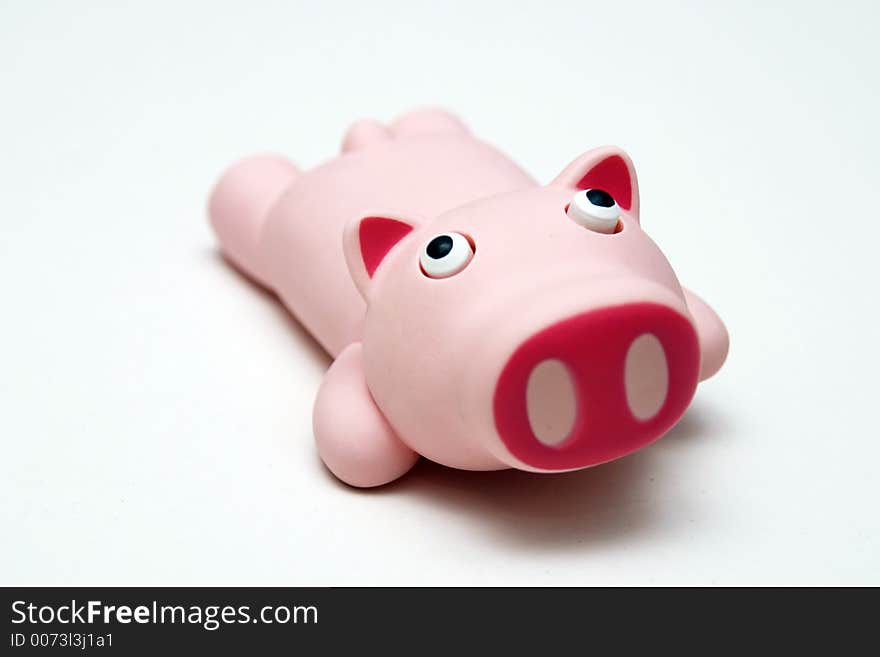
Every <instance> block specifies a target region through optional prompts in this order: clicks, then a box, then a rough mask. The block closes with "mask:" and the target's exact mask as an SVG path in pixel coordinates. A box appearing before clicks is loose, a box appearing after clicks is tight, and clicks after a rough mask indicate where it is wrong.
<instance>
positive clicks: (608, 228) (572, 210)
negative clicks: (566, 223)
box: [568, 189, 620, 235]
mask: <svg viewBox="0 0 880 657" xmlns="http://www.w3.org/2000/svg"><path fill="white" fill-rule="evenodd" d="M568 216H569V217H571V218H572V219H574V220H575V221H576V222H577V223H579V224H580V225H581V226H583V227H584V228H589V229H590V230H594V231H596V232H597V233H606V234H609V235H610V234H611V233H613V232H614V230H615V229H616V228H617V221H618V220H619V219H620V207H619V206H618V205H617V202H616V201H615V200H614V199H613V198H612V196H611V194H609V193H608V192H606V191H604V190H601V189H585V190H583V191H580V192H578V193H577V194H575V195H574V198H573V199H572V200H571V205H569V206H568Z"/></svg>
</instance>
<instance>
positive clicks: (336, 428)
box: [209, 110, 728, 486]
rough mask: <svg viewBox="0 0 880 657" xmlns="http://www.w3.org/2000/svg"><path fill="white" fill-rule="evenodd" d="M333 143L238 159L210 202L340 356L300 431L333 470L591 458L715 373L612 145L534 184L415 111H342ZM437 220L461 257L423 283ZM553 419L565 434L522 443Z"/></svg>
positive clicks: (649, 437) (437, 118) (701, 310)
mask: <svg viewBox="0 0 880 657" xmlns="http://www.w3.org/2000/svg"><path fill="white" fill-rule="evenodd" d="M343 151H344V152H343V154H342V155H341V156H339V157H337V158H336V159H334V160H331V161H330V162H328V163H327V164H324V165H322V166H319V167H317V168H316V169H313V170H312V171H309V172H305V173H301V172H299V171H298V170H297V169H296V168H295V167H293V165H291V164H288V163H287V162H285V161H284V160H282V159H280V158H277V157H275V156H264V157H257V158H251V159H249V160H245V161H243V162H241V163H239V164H237V165H234V166H233V167H232V168H231V169H230V170H229V171H227V173H226V174H224V176H223V177H222V178H221V180H220V182H219V183H218V184H217V187H216V188H215V191H214V193H213V195H212V198H211V202H210V206H209V212H210V215H211V220H212V223H213V225H214V227H215V230H216V232H217V234H218V236H219V239H220V244H221V248H222V249H223V251H224V253H225V254H226V255H227V257H228V258H229V259H230V260H231V261H232V262H233V263H235V264H236V266H237V267H239V268H240V269H242V270H243V271H245V272H246V273H248V274H249V275H251V276H252V277H253V278H255V279H256V280H258V281H260V282H261V283H262V284H263V285H265V286H267V287H269V288H271V289H272V290H274V291H275V292H276V293H277V294H278V296H279V297H280V298H281V300H282V301H283V302H284V303H285V304H286V305H287V307H288V308H289V309H290V310H291V312H292V313H293V314H294V315H296V317H297V318H298V319H299V320H300V321H301V322H302V323H303V325H304V326H305V327H306V328H307V329H308V330H309V331H310V332H311V333H312V334H313V335H314V336H315V338H316V339H317V340H318V341H319V342H320V343H321V344H322V345H324V347H325V348H326V349H327V350H328V352H330V353H331V354H332V355H334V356H338V360H337V362H335V363H334V364H333V366H332V367H331V368H330V370H329V371H328V373H327V376H326V378H325V381H324V383H323V384H322V386H321V389H320V391H319V393H318V399H317V402H316V405H315V414H314V427H315V437H316V440H317V444H318V448H319V451H320V453H321V456H322V458H323V460H324V462H325V463H326V464H327V466H328V467H329V468H330V470H332V471H333V472H334V473H335V474H336V475H337V476H338V477H339V478H340V479H342V480H344V481H346V482H348V483H350V484H352V485H356V486H373V485H379V484H382V483H386V482H388V481H391V480H393V479H395V478H396V477H398V476H400V475H401V474H403V472H405V471H406V470H407V469H408V468H409V467H410V466H411V465H412V463H414V462H415V460H416V458H417V457H418V456H419V455H421V456H425V457H427V458H430V459H432V460H434V461H437V462H439V463H443V464H446V465H449V466H452V467H457V468H464V469H473V470H488V469H500V468H505V467H516V468H520V469H525V470H533V471H558V470H565V469H573V468H580V467H586V466H589V465H594V464H597V463H601V462H603V461H607V460H609V459H613V458H617V457H619V456H622V455H623V454H626V453H628V452H631V451H633V450H634V449H638V448H639V447H641V446H643V445H646V444H648V443H649V442H651V441H653V440H655V439H656V438H658V437H659V436H660V435H662V433H663V432H665V431H666V430H667V429H668V428H669V427H670V426H671V425H672V424H673V423H674V422H675V421H676V420H677V419H678V418H679V417H680V416H681V414H682V413H683V412H684V410H685V408H686V407H687V405H688V403H689V401H690V399H691V396H692V395H693V392H694V388H695V385H696V381H697V379H698V378H699V379H700V380H702V379H705V378H707V377H709V376H711V375H712V374H714V373H715V372H716V371H717V370H718V369H719V368H720V367H721V365H722V363H723V361H724V358H725V356H726V353H727V344H728V341H727V333H726V331H725V329H724V325H723V324H722V323H721V321H720V319H718V317H717V315H716V314H715V313H714V312H713V311H712V310H711V308H709V306H707V305H706V304H705V303H704V302H703V301H702V300H700V299H699V298H698V297H697V296H696V295H694V294H693V293H691V292H689V291H685V290H683V289H682V288H681V286H680V285H679V282H678V280H677V278H676V276H675V274H674V272H673V271H672V268H671V267H670V266H669V263H668V262H667V260H666V258H665V257H664V256H663V254H662V253H661V252H660V250H659V249H658V248H657V247H656V245H655V244H654V243H653V242H652V241H651V240H650V238H649V237H648V236H647V235H646V234H645V233H644V231H642V229H641V226H640V224H639V197H638V186H637V182H636V176H635V170H634V168H633V166H632V163H631V162H630V160H629V158H628V157H627V156H626V154H624V153H623V152H622V151H620V150H619V149H616V148H613V147H603V148H599V149H594V150H592V151H589V152H587V153H585V154H584V155H582V156H580V157H579V158H577V159H576V160H575V161H573V162H572V163H571V164H569V165H568V166H567V167H566V168H565V169H564V170H563V171H562V173H561V174H560V175H559V176H558V177H557V178H556V179H555V180H554V181H553V182H552V183H550V184H549V185H547V186H543V187H542V186H539V185H537V184H536V183H535V182H534V181H532V180H531V179H530V178H529V177H528V176H527V175H526V174H525V173H524V172H523V171H522V170H521V169H519V167H517V166H516V165H515V164H513V163H512V162H511V161H510V160H508V159H507V158H506V157H505V156H503V155H502V154H501V153H499V152H498V151H496V150H495V149H493V148H492V147H490V146H488V145H486V144H484V143H482V142H480V141H478V140H476V139H475V138H474V137H472V136H471V135H470V134H468V132H467V131H466V129H465V128H464V127H463V125H462V124H461V123H460V121H458V119H456V118H455V117H453V116H452V115H450V114H448V113H445V112H443V111H440V110H420V111H416V112H412V113H410V114H408V115H405V116H404V117H402V118H400V119H398V120H397V121H395V122H393V123H392V124H390V125H389V126H384V125H382V124H380V123H378V122H376V121H372V120H363V121H360V122H358V123H356V124H355V125H354V126H353V127H352V128H351V129H350V130H349V132H348V134H347V135H346V137H345V139H344V143H343ZM587 188H589V189H601V190H604V191H605V192H608V193H609V194H610V195H611V196H612V197H613V198H614V199H615V200H616V201H617V205H618V206H619V208H620V212H621V214H620V218H619V222H618V225H617V226H618V228H617V232H615V233H614V234H605V233H601V232H596V231H594V230H591V229H589V228H587V227H585V226H584V225H582V224H581V223H578V222H576V221H574V220H573V219H572V218H571V217H570V216H568V214H567V208H568V206H569V204H570V203H571V202H572V198H573V196H574V194H576V193H577V192H578V191H579V190H582V189H587ZM612 225H613V224H612ZM449 233H459V234H461V235H463V236H465V239H460V240H459V242H458V244H459V245H465V246H463V247H461V246H459V247H456V248H464V249H468V248H469V247H468V246H467V245H470V249H472V250H473V254H472V256H470V254H469V253H466V254H464V255H466V256H468V257H465V258H463V259H462V260H461V262H462V263H464V264H463V265H462V266H461V269H460V270H458V269H456V270H455V272H454V274H453V275H449V276H447V277H439V278H432V277H429V276H428V275H426V270H425V269H424V267H423V266H422V265H420V258H421V259H423V258H425V257H427V256H426V255H425V254H426V253H427V247H426V245H428V244H429V243H431V242H432V240H433V239H434V238H435V237H437V236H438V235H446V234H449ZM452 255H453V256H455V255H462V254H460V253H453V254H452ZM450 257H452V256H450ZM548 359H551V360H552V359H556V360H558V363H554V364H551V365H549V366H546V365H545V366H541V363H543V362H544V361H546V360H548ZM539 366H541V367H542V368H543V369H541V368H539ZM566 373H567V374H566ZM533 375H534V376H533ZM542 386H543V387H544V388H546V389H542ZM571 418H573V419H571ZM557 419H558V420H559V421H558V422H557V421H555V420H557ZM569 420H571V422H573V423H574V424H573V425H572V427H571V428H570V435H569V436H568V437H567V438H566V437H565V436H564V435H561V436H560V438H565V439H564V440H559V441H555V440H545V442H541V441H539V440H536V436H539V435H540V436H543V435H544V433H545V432H548V431H549V432H550V433H552V432H553V431H556V432H564V431H566V430H568V428H567V424H566V422H569ZM556 425H559V426H556Z"/></svg>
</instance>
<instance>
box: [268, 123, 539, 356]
mask: <svg viewBox="0 0 880 657" xmlns="http://www.w3.org/2000/svg"><path fill="white" fill-rule="evenodd" d="M534 184H535V183H534V181H533V180H532V179H531V177H530V176H528V174H526V173H525V172H524V171H522V169H520V168H519V167H518V166H517V165H516V164H514V163H513V162H512V161H511V160H510V159H508V158H507V157H506V156H504V155H502V154H501V153H500V152H498V151H497V150H495V149H494V148H492V147H491V146H489V145H487V144H485V143H483V142H480V141H478V140H476V139H474V138H473V137H471V136H469V135H432V136H419V137H410V138H407V139H396V140H390V141H387V142H383V143H379V144H376V145H373V146H370V147H369V148H367V149H364V150H358V151H352V152H348V153H344V154H343V155H340V156H339V157H337V158H336V159H334V160H332V161H330V162H328V163H326V164H324V165H321V166H319V167H317V168H315V169H313V170H311V171H309V172H307V173H304V174H302V175H300V176H298V177H297V178H296V180H295V181H294V182H293V183H292V185H291V186H290V187H289V188H288V189H287V190H286V191H285V192H284V193H283V194H282V196H281V197H280V198H279V199H278V201H277V202H276V203H275V204H274V206H273V208H272V209H271V210H270V213H269V216H268V217H267V221H266V224H265V227H264V230H263V232H262V235H261V242H260V251H261V255H262V259H263V265H264V270H265V272H266V274H267V278H268V282H269V284H270V285H271V286H272V288H273V289H274V290H275V292H276V293H277V294H278V296H279V297H280V298H281V300H282V301H283V302H284V304H285V305H286V306H287V307H288V309H289V310H290V311H291V312H292V313H293V314H294V316H295V317H296V318H297V319H298V320H299V321H300V322H301V323H302V325H303V326H304V327H305V328H306V329H307V330H308V331H309V332H310V333H311V334H312V335H313V336H314V338H315V339H316V340H317V341H318V342H319V343H320V344H321V345H322V346H323V347H324V349H326V350H327V351H328V352H329V353H330V354H331V355H332V356H334V357H335V356H336V355H337V354H338V353H339V352H340V351H341V350H342V349H343V348H344V347H345V346H346V345H348V344H349V343H351V342H355V341H359V340H360V339H361V333H362V328H363V318H364V312H365V310H366V305H365V303H364V300H363V298H362V297H361V295H360V293H359V292H358V290H357V288H356V287H355V285H354V283H353V282H352V280H351V277H350V275H349V273H348V268H347V265H346V263H345V256H344V253H343V248H342V235H343V230H344V228H345V225H346V224H347V223H348V222H349V221H351V220H353V219H357V218H360V217H365V216H384V215H388V216H392V217H395V218H401V219H406V220H408V221H410V222H413V223H421V222H422V221H426V220H429V219H431V218H433V217H435V216H437V215H439V214H441V213H442V212H444V211H446V210H448V209H451V208H454V207H457V206H460V205H463V204H465V203H468V202H470V201H473V200H476V199H479V198H483V197H488V196H493V195H496V194H501V193H504V192H509V191H513V190H517V189H523V188H526V187H529V186H533V185H534Z"/></svg>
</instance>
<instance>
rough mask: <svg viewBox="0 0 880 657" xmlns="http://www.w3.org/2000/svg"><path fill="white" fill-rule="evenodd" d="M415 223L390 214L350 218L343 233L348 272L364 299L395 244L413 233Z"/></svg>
mask: <svg viewBox="0 0 880 657" xmlns="http://www.w3.org/2000/svg"><path fill="white" fill-rule="evenodd" d="M413 225H414V224H413V223H412V222H411V221H409V220H407V219H400V218H398V217H392V216H391V215H389V214H387V213H380V214H371V215H369V216H366V217H361V218H358V219H355V220H354V221H350V222H349V223H348V225H347V226H346V227H345V233H344V234H343V250H344V251H345V260H346V262H347V263H348V271H349V272H350V273H351V278H352V280H354V284H355V285H356V286H357V288H358V290H360V293H361V295H363V297H364V298H366V296H367V290H368V289H369V287H370V283H371V281H372V279H373V275H374V274H375V273H376V270H377V269H378V268H379V265H381V264H382V262H383V261H384V260H385V259H386V257H387V256H388V254H389V253H390V252H391V250H392V249H393V248H394V246H395V245H396V244H397V243H398V242H400V241H401V240H402V239H403V238H405V237H406V236H407V235H409V234H410V232H412V229H413Z"/></svg>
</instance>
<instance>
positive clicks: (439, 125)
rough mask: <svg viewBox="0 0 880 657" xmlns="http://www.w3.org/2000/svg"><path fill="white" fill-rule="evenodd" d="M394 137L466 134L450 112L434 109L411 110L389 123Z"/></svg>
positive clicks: (462, 125) (461, 124) (458, 120)
mask: <svg viewBox="0 0 880 657" xmlns="http://www.w3.org/2000/svg"><path fill="white" fill-rule="evenodd" d="M391 132H392V133H393V134H394V136H395V137H411V136H419V135H434V134H462V135H466V134H468V129H467V128H466V127H465V125H464V123H462V122H461V120H460V119H459V118H458V117H457V116H455V115H454V114H451V113H450V112H447V111H446V110H442V109H439V108H436V107H425V108H422V109H417V110H413V111H411V112H407V113H406V114H404V115H402V116H400V117H398V118H397V119H396V120H395V121H394V122H392V123H391Z"/></svg>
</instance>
